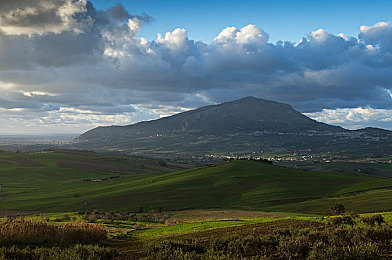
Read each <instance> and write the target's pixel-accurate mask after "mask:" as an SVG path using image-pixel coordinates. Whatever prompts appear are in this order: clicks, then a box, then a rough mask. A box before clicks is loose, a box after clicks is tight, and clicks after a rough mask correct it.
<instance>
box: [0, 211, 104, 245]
mask: <svg viewBox="0 0 392 260" xmlns="http://www.w3.org/2000/svg"><path fill="white" fill-rule="evenodd" d="M106 238H107V231H106V228H105V227H104V226H103V225H100V224H88V223H85V222H80V221H76V222H70V223H66V224H63V225H56V224H52V223H48V222H46V220H44V219H31V218H30V219H29V218H25V217H19V218H9V219H7V220H6V221H5V222H3V223H1V224H0V244H3V245H5V244H7V245H10V244H58V245H69V244H73V243H81V244H91V243H97V242H99V241H102V240H105V239H106Z"/></svg>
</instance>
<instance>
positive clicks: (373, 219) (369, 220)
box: [361, 214, 385, 226]
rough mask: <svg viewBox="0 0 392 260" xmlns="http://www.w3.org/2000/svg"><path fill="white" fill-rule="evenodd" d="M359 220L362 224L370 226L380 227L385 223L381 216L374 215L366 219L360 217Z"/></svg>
mask: <svg viewBox="0 0 392 260" xmlns="http://www.w3.org/2000/svg"><path fill="white" fill-rule="evenodd" d="M361 220H362V222H363V223H365V224H368V225H370V226H374V225H375V224H376V223H377V225H379V226H380V225H381V224H382V223H384V222H385V221H384V218H383V216H382V215H380V214H375V215H371V216H368V217H362V218H361Z"/></svg>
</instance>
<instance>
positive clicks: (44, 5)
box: [0, 0, 92, 35]
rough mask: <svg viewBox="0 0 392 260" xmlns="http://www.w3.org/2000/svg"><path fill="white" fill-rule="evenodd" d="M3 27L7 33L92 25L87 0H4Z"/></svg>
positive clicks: (1, 6) (0, 21)
mask: <svg viewBox="0 0 392 260" xmlns="http://www.w3.org/2000/svg"><path fill="white" fill-rule="evenodd" d="M0 10H1V11H0V24H1V30H2V31H3V32H4V33H5V34H8V35H23V34H43V33H47V32H52V33H61V32H63V31H72V32H75V33H81V32H83V31H85V30H87V29H88V28H89V26H90V25H91V22H92V19H91V17H89V16H87V15H85V14H86V12H87V2H86V1H85V0H77V1H73V0H2V1H1V2H0Z"/></svg>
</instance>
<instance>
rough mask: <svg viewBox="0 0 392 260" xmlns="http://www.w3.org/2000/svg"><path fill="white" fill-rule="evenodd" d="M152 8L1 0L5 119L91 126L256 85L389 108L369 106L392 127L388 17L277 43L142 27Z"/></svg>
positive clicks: (220, 98)
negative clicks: (145, 33) (354, 32)
mask: <svg viewBox="0 0 392 260" xmlns="http://www.w3.org/2000/svg"><path fill="white" fill-rule="evenodd" d="M151 20H152V18H151V17H150V16H148V15H146V14H142V15H136V14H131V13H130V12H128V10H126V9H125V8H124V6H122V5H121V4H117V5H115V6H113V7H112V8H109V9H107V10H98V9H96V8H95V7H94V6H93V4H92V3H91V2H87V1H85V0H42V1H41V0H40V1H38V0H28V1H27V0H12V1H11V0H4V1H0V109H1V110H2V113H3V119H1V121H2V122H3V121H4V122H5V121H6V119H5V118H7V116H5V115H8V118H9V120H11V121H12V120H15V121H13V122H14V123H15V122H19V123H20V122H22V121H23V118H25V120H28V121H29V122H36V124H39V122H40V120H44V122H45V124H47V125H52V126H53V127H54V125H55V124H63V125H67V124H69V125H73V126H75V125H78V126H80V127H79V128H77V129H84V130H87V129H88V128H90V127H92V126H96V125H99V124H128V123H132V122H137V121H140V120H143V119H151V118H157V117H159V116H166V115H170V114H172V113H175V112H180V111H184V110H187V109H191V108H195V107H199V106H202V105H207V104H214V103H219V102H224V101H229V100H233V99H237V98H241V97H243V96H248V95H253V96H257V97H261V98H265V99H272V100H276V101H281V102H287V103H290V104H292V105H293V106H294V107H295V108H297V109H299V110H300V111H301V112H306V113H309V115H312V117H314V118H317V119H319V120H322V121H325V122H335V123H337V124H340V125H345V123H344V122H351V123H347V124H349V125H354V124H352V122H354V121H353V119H352V118H355V117H347V116H343V115H348V114H349V113H351V114H353V113H354V112H355V111H356V112H355V113H356V114H355V113H354V115H358V113H360V115H362V117H356V118H360V119H358V120H356V121H355V122H356V123H355V125H356V126H365V125H366V124H371V123H372V122H371V121H370V119H369V120H366V118H365V117H363V115H365V114H366V113H365V112H363V111H362V110H360V108H361V107H362V108H366V109H367V110H366V111H368V110H369V109H374V111H382V115H385V116H384V117H382V116H377V115H379V114H374V113H373V114H372V113H370V114H369V115H371V116H370V117H369V118H376V120H377V122H385V123H383V124H382V125H383V126H384V127H387V128H391V129H392V122H391V123H388V122H389V121H388V120H387V117H388V116H389V115H390V114H389V112H388V111H389V110H392V102H391V101H392V100H391V93H392V92H391V91H392V84H391V83H392V55H391V52H392V40H391V39H392V26H391V24H390V23H389V22H380V23H377V24H375V25H372V26H362V27H360V30H359V35H358V36H357V37H352V36H347V35H344V34H339V35H334V34H331V33H329V32H327V31H326V30H323V29H319V30H316V31H314V32H310V33H309V34H308V35H307V36H305V37H304V38H303V39H302V40H300V41H299V42H297V43H294V42H283V41H279V42H277V43H271V42H269V36H268V33H266V32H265V31H264V30H263V29H261V28H260V27H258V26H256V25H247V26H245V27H243V28H237V27H227V28H225V29H223V30H222V31H221V32H220V33H219V34H218V35H217V36H216V37H215V39H213V41H212V43H210V44H207V43H204V42H200V41H194V40H192V39H189V37H188V32H187V31H186V30H185V29H183V28H177V29H175V30H173V31H172V32H166V33H164V34H158V35H157V38H156V39H155V40H152V41H148V40H147V39H144V38H142V37H139V36H138V32H139V31H140V30H142V28H143V25H144V24H146V23H149V22H150V21H151ZM358 109H359V110H358ZM380 109H381V110H380ZM353 111H354V112H353ZM358 111H362V112H358ZM369 111H370V110H369ZM372 111H373V110H372ZM344 113H346V114H344ZM377 113H378V112H377ZM380 113H381V112H380ZM23 115H25V117H23ZM332 117H334V118H336V120H338V121H333V120H332V119H331V118H332ZM72 118H74V119H75V120H74V121H72ZM331 120H332V121H331ZM49 122H53V124H51V123H49ZM361 122H362V123H361ZM15 124H16V123H15ZM53 129H54V128H53ZM63 129H64V128H63ZM74 129H76V128H74Z"/></svg>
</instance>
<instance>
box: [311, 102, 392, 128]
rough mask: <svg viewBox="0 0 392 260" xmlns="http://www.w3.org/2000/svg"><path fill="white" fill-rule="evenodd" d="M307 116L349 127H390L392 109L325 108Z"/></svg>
mask: <svg viewBox="0 0 392 260" xmlns="http://www.w3.org/2000/svg"><path fill="white" fill-rule="evenodd" d="M306 115H307V116H309V117H311V118H313V119H315V120H317V121H322V122H326V123H328V124H334V125H341V126H343V127H345V128H348V129H358V128H363V127H364V126H367V127H379V128H390V125H391V122H392V111H391V110H387V109H374V108H370V107H364V108H363V107H357V108H338V109H333V110H332V109H323V110H322V111H321V112H315V113H308V114H306Z"/></svg>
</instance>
